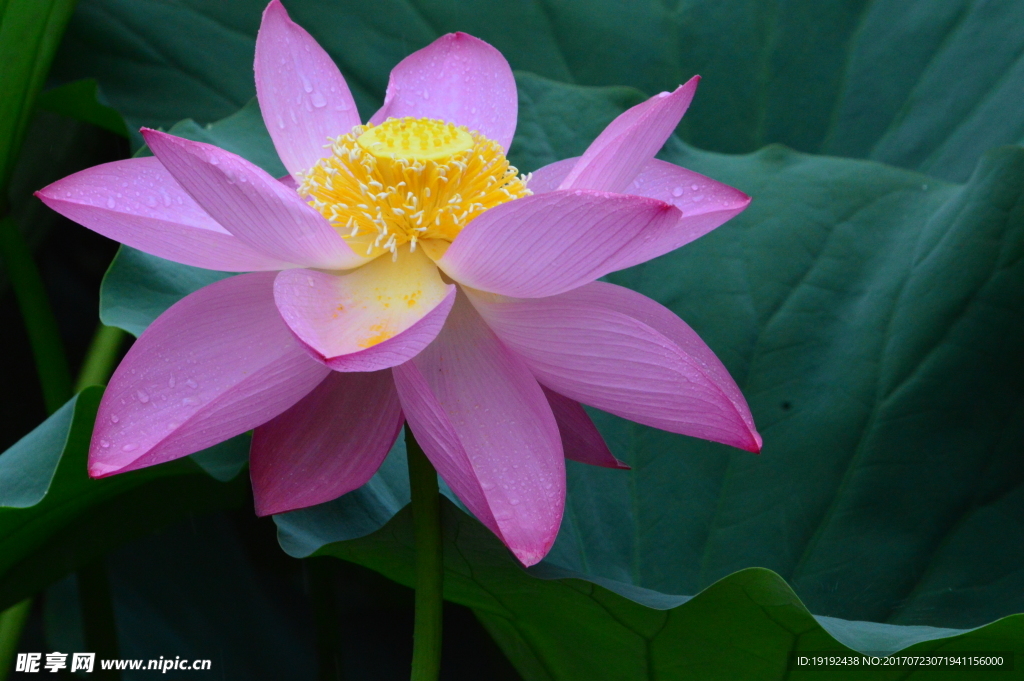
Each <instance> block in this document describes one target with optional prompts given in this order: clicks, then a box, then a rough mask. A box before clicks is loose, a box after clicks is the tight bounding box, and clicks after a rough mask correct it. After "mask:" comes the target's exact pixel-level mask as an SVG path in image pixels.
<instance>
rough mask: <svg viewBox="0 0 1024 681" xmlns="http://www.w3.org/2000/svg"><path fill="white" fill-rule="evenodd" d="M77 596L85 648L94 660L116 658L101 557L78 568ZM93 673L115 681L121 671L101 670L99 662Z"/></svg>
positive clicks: (102, 680) (114, 625) (111, 607)
mask: <svg viewBox="0 0 1024 681" xmlns="http://www.w3.org/2000/svg"><path fill="white" fill-rule="evenodd" d="M78 599H79V602H80V603H81V605H82V629H83V630H84V633H85V648H86V650H88V651H89V652H94V653H96V659H97V660H101V659H102V660H112V659H116V658H117V657H119V655H118V652H117V651H118V648H117V623H116V622H115V620H114V603H113V601H112V600H111V598H110V581H109V580H108V579H107V566H106V563H105V561H104V560H103V559H102V558H101V559H99V560H97V561H96V562H94V563H91V564H90V565H86V566H85V567H82V568H79V569H78ZM93 674H94V678H96V679H99V680H100V681H118V680H119V679H120V678H121V673H120V672H118V671H117V670H114V669H100V666H99V663H97V664H96V670H95V671H94V672H93Z"/></svg>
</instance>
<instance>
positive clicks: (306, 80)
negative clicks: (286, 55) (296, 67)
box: [299, 71, 313, 93]
mask: <svg viewBox="0 0 1024 681" xmlns="http://www.w3.org/2000/svg"><path fill="white" fill-rule="evenodd" d="M299 78H301V79H302V89H303V90H305V91H306V92H307V93H308V92H312V91H313V84H312V83H310V82H309V78H307V77H306V74H305V73H303V72H302V71H299Z"/></svg>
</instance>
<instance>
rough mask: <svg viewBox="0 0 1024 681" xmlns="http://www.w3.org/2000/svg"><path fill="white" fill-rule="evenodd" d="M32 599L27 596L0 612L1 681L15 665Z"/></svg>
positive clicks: (3, 680)
mask: <svg viewBox="0 0 1024 681" xmlns="http://www.w3.org/2000/svg"><path fill="white" fill-rule="evenodd" d="M31 610H32V599H31V598H26V599H25V600H23V601H22V602H21V603H15V604H14V605H12V606H11V607H9V608H7V609H6V610H4V611H3V612H0V681H5V679H6V678H7V675H8V674H10V673H11V669H12V668H13V666H14V654H15V653H16V652H18V641H20V640H21V630H22V629H24V628H25V622H26V621H28V615H29V612H30V611H31Z"/></svg>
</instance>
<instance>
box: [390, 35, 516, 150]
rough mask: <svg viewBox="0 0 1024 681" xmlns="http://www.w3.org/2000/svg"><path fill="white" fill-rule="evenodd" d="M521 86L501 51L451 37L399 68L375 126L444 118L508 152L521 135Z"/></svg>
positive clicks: (467, 37) (414, 55)
mask: <svg viewBox="0 0 1024 681" xmlns="http://www.w3.org/2000/svg"><path fill="white" fill-rule="evenodd" d="M518 113H519V98H518V96H517V94H516V81H515V78H513V77H512V69H511V68H510V67H509V65H508V62H507V61H505V57H503V56H501V52H498V51H497V50H496V49H494V48H493V47H491V46H490V45H488V44H487V43H485V42H484V41H482V40H479V39H477V38H474V37H473V36H471V35H467V34H465V33H449V34H448V35H443V36H441V37H440V38H438V39H437V40H435V41H434V42H432V43H430V44H429V45H427V46H426V47H424V48H423V49H422V50H418V51H416V52H413V53H412V54H410V55H409V56H408V57H406V58H405V59H403V60H402V61H400V62H399V63H398V66H396V67H395V68H394V69H393V70H392V71H391V78H390V79H389V80H388V89H387V94H386V95H385V97H384V106H383V107H381V109H380V110H379V111H378V112H377V113H375V114H374V115H373V118H371V119H370V122H371V123H373V124H375V125H377V124H380V123H383V122H384V121H385V120H387V119H388V118H403V117H405V116H411V117H413V118H439V119H441V120H444V121H448V122H451V123H455V124H456V125H465V126H466V127H468V128H469V129H470V130H477V131H479V132H480V133H481V134H482V135H484V136H485V137H487V138H488V139H491V140H494V141H495V142H497V143H498V144H500V145H501V146H502V148H504V149H505V151H508V145H509V144H511V143H512V136H513V135H514V134H515V131H516V117H517V116H518Z"/></svg>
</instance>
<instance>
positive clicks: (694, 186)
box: [690, 184, 700, 191]
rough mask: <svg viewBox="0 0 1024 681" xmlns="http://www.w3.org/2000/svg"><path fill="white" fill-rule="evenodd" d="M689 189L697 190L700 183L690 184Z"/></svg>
mask: <svg viewBox="0 0 1024 681" xmlns="http://www.w3.org/2000/svg"><path fill="white" fill-rule="evenodd" d="M690 189H692V190H693V191H697V190H698V189H700V185H699V184H691V185H690Z"/></svg>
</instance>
